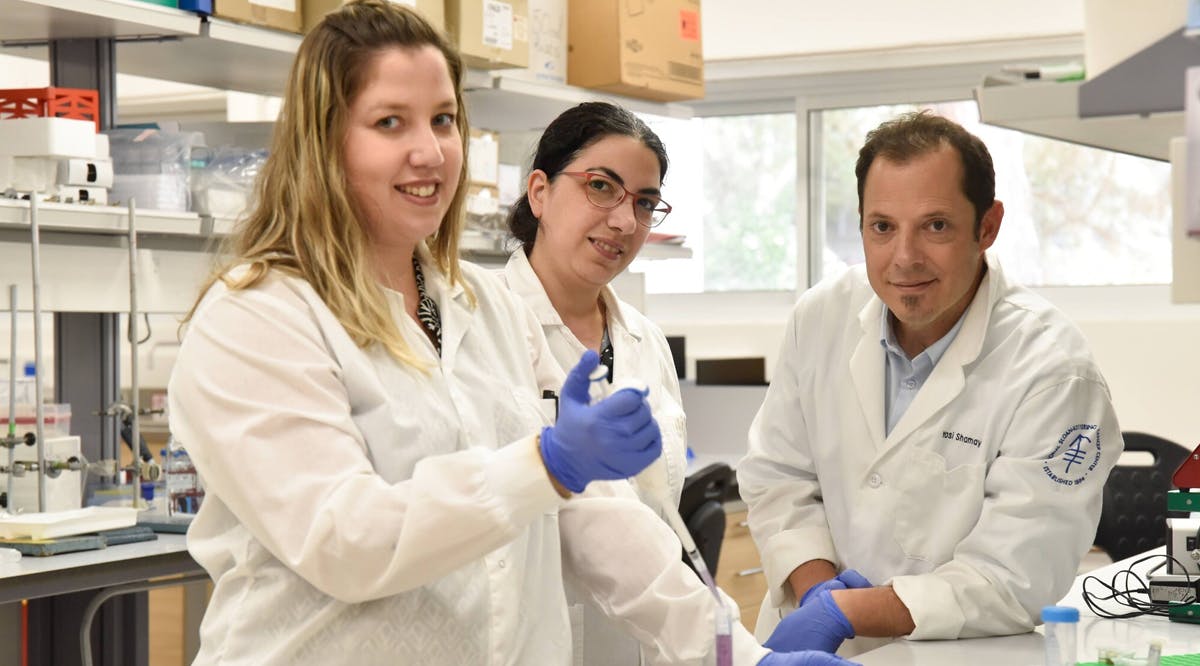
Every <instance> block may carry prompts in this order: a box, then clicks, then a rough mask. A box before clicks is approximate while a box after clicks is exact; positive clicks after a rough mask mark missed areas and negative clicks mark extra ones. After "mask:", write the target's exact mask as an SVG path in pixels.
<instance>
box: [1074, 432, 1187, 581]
mask: <svg viewBox="0 0 1200 666" xmlns="http://www.w3.org/2000/svg"><path fill="white" fill-rule="evenodd" d="M1122 437H1124V439H1125V450H1126V451H1145V452H1147V453H1150V454H1152V455H1153V456H1154V464H1153V465H1151V466H1133V465H1117V466H1116V467H1113V470H1112V473H1111V474H1109V476H1108V482H1106V483H1105V484H1104V507H1103V508H1102V509H1101V511H1100V525H1099V526H1098V527H1097V528H1096V539H1095V542H1094V543H1095V544H1096V545H1097V546H1100V547H1101V548H1103V549H1104V551H1105V552H1107V553H1108V556H1109V557H1111V558H1112V559H1113V561H1114V562H1115V561H1117V560H1123V559H1125V558H1127V557H1131V556H1133V555H1137V554H1138V553H1143V552H1145V551H1147V550H1150V549H1151V548H1157V547H1159V546H1161V545H1163V544H1165V543H1166V542H1167V520H1166V519H1167V516H1168V513H1167V491H1168V490H1171V488H1172V485H1171V476H1172V475H1174V474H1175V470H1176V469H1177V468H1178V467H1179V465H1180V464H1182V463H1183V461H1184V460H1185V459H1186V458H1187V457H1188V455H1189V454H1191V450H1189V449H1185V448H1183V447H1182V446H1180V445H1178V444H1176V443H1175V442H1171V441H1168V440H1165V439H1163V438H1161V437H1155V436H1154V435H1147V434H1146V433H1142V432H1126V433H1122ZM1170 515H1171V516H1172V517H1174V516H1175V515H1177V514H1176V513H1175V512H1172V513H1171V514H1170ZM1178 515H1181V516H1186V514H1178Z"/></svg>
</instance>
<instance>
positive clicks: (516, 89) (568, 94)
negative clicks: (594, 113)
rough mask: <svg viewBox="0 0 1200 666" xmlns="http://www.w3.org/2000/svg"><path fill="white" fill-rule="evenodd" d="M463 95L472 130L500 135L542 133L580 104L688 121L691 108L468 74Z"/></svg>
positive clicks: (512, 77) (502, 75)
mask: <svg viewBox="0 0 1200 666" xmlns="http://www.w3.org/2000/svg"><path fill="white" fill-rule="evenodd" d="M463 89H464V90H463V95H464V97H465V98H466V103H467V108H468V110H469V112H470V119H471V126H472V127H479V128H482V129H489V130H494V131H497V132H508V131H526V130H540V129H543V128H545V127H546V126H547V125H549V124H550V121H551V120H554V118H555V117H557V116H558V114H560V113H562V112H563V111H566V110H567V109H569V108H571V107H572V106H575V105H576V104H579V103H581V102H590V101H609V102H613V103H616V104H620V105H621V106H623V107H625V108H627V109H629V110H630V111H633V112H635V113H645V114H650V115H656V116H664V117H668V118H680V119H687V118H691V117H692V115H693V112H692V108H691V107H689V106H685V105H683V104H677V103H663V102H650V101H646V100H640V99H634V98H630V97H621V96H617V95H610V94H608V93H605V92H603V91H599V90H589V89H587V88H577V87H575V86H568V85H563V84H559V83H548V82H544V81H534V80H529V79H526V78H524V77H523V75H521V74H514V73H505V72H504V71H503V70H501V71H498V72H483V71H469V72H468V74H467V77H466V80H465V81H464V82H463Z"/></svg>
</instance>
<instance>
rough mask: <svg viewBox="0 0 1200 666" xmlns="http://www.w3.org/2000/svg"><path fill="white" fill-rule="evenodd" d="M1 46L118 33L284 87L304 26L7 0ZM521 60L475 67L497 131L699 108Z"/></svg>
mask: <svg viewBox="0 0 1200 666" xmlns="http://www.w3.org/2000/svg"><path fill="white" fill-rule="evenodd" d="M0 17H3V19H2V20H0V51H3V52H5V53H9V54H11V55H17V56H23V57H28V58H39V59H46V58H48V49H47V48H46V47H45V43H46V42H47V41H49V40H54V39H67V38H114V39H117V40H118V43H117V58H116V59H117V63H116V65H117V68H118V70H119V71H120V72H121V73H124V74H135V75H138V76H146V77H151V78H156V79H163V80H167V81H177V82H180V83H190V84H193V85H200V86H208V87H211V88H217V89H221V90H237V91H242V92H250V93H258V94H262V95H281V94H282V93H283V89H284V85H285V83H286V81H287V74H288V70H289V69H290V68H291V65H292V60H293V58H294V57H295V54H296V50H297V49H298V48H299V47H300V41H301V36H300V35H296V34H292V33H289V32H283V31H280V30H272V29H270V28H262V27H258V26H249V25H242V24H239V23H234V22H231V21H226V20H222V19H219V18H213V17H209V18H208V19H201V17H200V16H199V15H197V14H193V13H191V12H186V11H183V10H179V9H172V8H169V7H162V6H158V5H154V4H150V3H147V2H140V1H138V0H0ZM526 76H527V75H526V74H524V73H520V72H516V71H513V70H508V71H504V70H500V71H495V72H492V71H484V70H468V71H467V76H466V81H465V82H464V89H465V91H466V97H467V105H468V108H469V111H470V113H471V124H472V125H473V126H476V127H481V128H484V129H492V130H497V131H509V130H536V129H542V128H544V127H545V126H546V125H547V124H549V122H550V121H551V120H553V119H554V118H555V117H556V116H557V115H558V114H559V113H561V112H562V111H564V110H566V109H567V108H569V107H571V106H574V105H576V104H579V103H580V102H585V101H590V100H608V101H612V102H615V103H618V104H620V105H622V106H624V107H626V108H628V109H630V110H632V111H635V112H637V113H645V114H651V115H657V116H666V117H671V118H691V117H692V109H691V108H690V107H688V106H686V105H683V104H678V103H662V102H653V101H647V100H641V99H635V98H631V97H622V96H619V95H611V94H608V93H604V92H601V91H595V90H587V89H584V88H576V87H574V86H567V85H563V84H559V83H553V82H545V81H537V80H533V79H531V78H526Z"/></svg>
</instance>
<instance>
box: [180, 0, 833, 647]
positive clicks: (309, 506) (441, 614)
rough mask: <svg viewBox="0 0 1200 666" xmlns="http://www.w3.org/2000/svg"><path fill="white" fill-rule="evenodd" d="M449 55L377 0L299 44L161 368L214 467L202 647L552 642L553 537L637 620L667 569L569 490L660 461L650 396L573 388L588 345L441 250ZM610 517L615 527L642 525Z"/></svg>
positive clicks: (451, 97)
mask: <svg viewBox="0 0 1200 666" xmlns="http://www.w3.org/2000/svg"><path fill="white" fill-rule="evenodd" d="M462 75H463V69H462V63H461V61H460V59H459V56H458V54H457V53H456V51H455V50H454V49H453V47H451V46H450V45H449V43H448V42H447V41H446V39H445V37H444V36H443V35H442V34H441V33H439V32H438V31H436V30H434V29H432V28H431V27H430V26H429V25H428V23H426V22H425V21H424V20H423V19H422V18H421V17H420V16H419V15H418V14H416V13H415V12H414V11H412V10H410V9H408V8H405V7H403V6H401V5H399V4H396V3H393V2H388V1H386V0H358V1H355V2H351V3H349V4H347V5H346V6H345V7H343V8H342V9H340V10H338V11H336V12H333V13H331V14H329V15H328V16H326V17H325V18H324V19H323V20H322V21H321V22H320V23H319V24H318V25H317V26H316V27H315V28H314V29H313V30H312V31H311V32H310V33H309V34H308V35H307V36H306V37H305V38H304V40H303V42H302V43H301V45H300V49H299V51H298V53H297V56H296V61H295V64H294V65H293V67H292V70H291V73H290V75H289V79H288V84H287V90H286V92H285V96H284V107H283V111H282V113H281V115H280V119H279V122H278V123H277V125H276V129H275V137H274V144H273V148H272V152H271V156H270V158H269V159H268V161H267V164H266V166H265V167H264V170H263V173H262V175H261V177H260V180H259V183H258V185H257V194H258V196H257V199H256V202H255V204H254V207H253V209H252V210H251V211H250V213H249V215H248V216H247V218H246V220H245V222H244V224H243V225H242V226H241V227H240V228H239V230H238V233H237V235H236V237H235V239H234V240H233V241H232V243H231V244H230V246H229V248H228V250H229V251H228V254H229V255H230V256H229V258H228V259H229V262H228V263H227V264H226V265H225V266H223V267H222V268H221V269H219V270H218V271H217V272H216V273H215V275H214V277H213V279H212V280H211V281H210V282H209V284H208V285H206V287H205V289H204V290H203V292H202V294H201V296H200V298H199V300H198V302H197V304H196V306H195V307H194V308H193V310H192V312H191V314H190V316H189V321H188V323H187V327H186V329H185V333H184V339H183V343H182V346H181V348H180V352H179V357H178V359H177V361H176V365H175V369H174V371H173V373H172V377H171V381H170V384H169V395H170V407H171V410H170V411H171V416H170V422H171V429H172V431H173V433H174V435H175V436H176V437H177V438H178V439H179V440H180V441H181V442H182V443H183V444H184V445H186V446H187V447H188V449H189V452H190V453H191V456H192V458H193V460H194V462H195V464H196V468H197V470H198V471H199V473H200V475H201V476H202V477H203V478H204V482H205V485H206V489H207V495H206V499H205V502H204V505H203V506H202V508H201V509H200V512H199V513H198V515H197V516H196V518H195V520H194V521H193V523H192V525H191V528H190V530H189V532H188V548H189V550H190V552H191V554H192V556H193V557H194V558H195V559H196V561H197V562H199V563H200V564H201V565H202V566H203V567H204V568H205V570H206V571H207V572H208V573H209V575H211V576H212V578H213V582H214V588H213V593H212V597H211V599H210V602H209V607H208V610H207V612H206V613H205V617H204V620H203V622H202V624H201V628H200V641H201V645H200V652H199V655H198V656H197V658H196V661H195V662H194V663H195V664H200V665H208V664H254V665H255V666H260V665H273V664H321V665H322V666H325V665H330V664H355V665H371V664H396V663H404V664H422V665H435V666H436V665H446V666H452V665H453V666H458V665H462V664H506V665H507V664H512V665H518V664H521V665H523V664H530V665H533V664H536V665H539V666H540V665H542V664H558V665H563V664H567V663H569V661H570V659H571V655H572V645H571V633H570V625H569V622H568V611H567V605H566V601H565V597H564V592H563V578H562V566H563V565H562V558H563V556H564V554H565V555H567V556H570V557H577V555H578V554H580V553H586V554H587V557H591V558H593V559H594V561H592V562H590V563H588V562H583V563H582V567H581V573H580V580H581V584H582V585H583V586H584V587H585V589H587V590H588V592H589V594H592V595H593V596H594V598H595V599H597V600H602V602H603V603H606V604H607V607H608V608H609V610H610V612H611V613H612V614H614V615H618V616H620V615H621V614H622V613H625V615H624V617H626V618H627V619H628V621H629V622H631V623H633V624H636V626H637V627H638V630H639V631H641V632H642V635H644V636H647V637H648V640H652V636H653V634H654V632H655V631H656V624H655V618H654V617H652V616H650V617H647V616H645V615H642V616H634V615H633V614H630V613H629V612H627V610H626V608H625V603H626V602H627V601H628V600H630V599H636V597H637V596H638V593H639V591H640V590H643V589H645V588H646V587H647V586H649V585H653V584H654V581H655V579H656V578H657V577H658V576H659V574H660V572H658V571H655V570H647V569H645V568H643V567H640V566H639V564H640V562H639V561H638V560H637V559H631V558H629V553H630V550H629V549H627V548H623V547H621V546H620V542H621V536H622V534H621V533H617V532H615V530H613V529H608V530H595V529H588V528H587V526H586V525H583V524H581V523H579V522H578V521H575V522H573V521H571V520H569V519H568V520H563V519H561V518H560V513H562V512H563V511H562V510H563V509H564V508H566V507H569V506H570V504H571V497H572V496H573V494H574V493H578V492H581V491H583V490H584V489H585V488H586V487H587V486H588V485H589V484H590V483H591V482H593V481H597V480H606V481H616V480H619V479H624V478H626V477H629V476H631V475H633V474H636V473H637V472H638V471H640V470H642V469H643V468H645V467H646V466H647V465H648V464H650V463H651V462H652V461H653V460H654V459H656V458H657V457H658V456H659V454H660V451H661V447H662V444H661V438H660V434H659V430H658V425H657V423H656V422H655V421H654V419H653V417H652V416H651V412H650V409H649V406H648V405H647V403H646V400H645V396H644V394H643V393H641V392H638V391H633V390H625V391H618V392H617V393H616V394H614V395H613V396H611V397H609V398H606V399H604V400H601V401H597V402H594V403H592V402H591V401H590V400H589V397H588V387H589V384H590V374H591V373H592V371H593V370H594V369H595V368H596V366H597V364H598V357H597V355H596V354H595V353H588V354H584V355H583V357H582V359H581V360H580V361H579V363H578V364H577V365H575V367H574V368H573V369H572V370H571V372H570V373H568V374H567V376H566V379H565V380H564V379H563V372H562V369H561V368H560V366H559V365H558V364H557V363H555V362H554V360H553V358H552V357H551V353H550V351H549V349H548V348H547V346H546V341H545V338H544V337H543V335H542V332H541V329H540V327H539V326H538V324H537V321H536V319H534V318H533V316H532V314H531V313H529V311H528V309H527V308H525V307H524V306H523V305H522V304H521V303H520V302H519V301H518V300H517V299H515V298H514V297H513V296H512V295H511V294H510V293H509V292H508V291H507V290H506V289H505V288H504V287H503V285H502V284H500V282H499V281H498V280H497V278H496V277H494V276H492V275H490V274H489V273H488V272H487V271H484V270H483V269H480V268H478V267H475V266H472V265H470V264H466V263H460V262H459V261H458V257H457V245H458V237H459V230H460V228H461V227H460V225H461V214H460V213H461V208H462V200H463V188H462V183H463V182H464V179H465V172H464V163H465V153H466V143H465V137H466V136H467V126H466V120H465V117H464V114H463V108H462V93H461V83H462ZM559 387H561V391H560V394H561V395H560V399H559V401H558V409H557V418H554V416H553V411H554V410H553V407H552V406H551V407H549V409H547V408H548V405H547V404H546V401H543V400H542V395H543V392H544V391H547V390H551V389H558V388H559ZM551 423H553V425H550V424H551ZM621 483H625V482H624V481H621ZM622 515H623V516H625V520H624V521H623V522H624V525H626V526H628V527H629V528H630V529H631V530H632V531H633V533H637V531H638V530H639V529H641V527H639V526H645V525H653V524H655V523H654V521H655V520H656V519H655V517H654V516H653V514H651V513H649V511H648V510H646V509H645V507H644V506H642V505H641V504H639V503H637V502H631V503H630V507H627V508H625V509H623V513H622ZM577 559H586V558H584V557H582V556H578V557H577ZM631 565H632V566H631ZM757 652H758V654H762V653H766V652H767V651H766V650H765V649H762V648H757ZM779 656H781V657H783V656H787V657H790V656H791V655H779ZM755 658H756V659H757V654H756V655H755ZM782 663H794V664H800V663H805V662H802V661H787V662H782ZM814 663H815V662H814Z"/></svg>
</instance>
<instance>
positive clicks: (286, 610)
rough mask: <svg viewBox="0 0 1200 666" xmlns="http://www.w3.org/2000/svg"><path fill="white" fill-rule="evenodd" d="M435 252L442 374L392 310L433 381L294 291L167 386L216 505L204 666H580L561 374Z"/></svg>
mask: <svg viewBox="0 0 1200 666" xmlns="http://www.w3.org/2000/svg"><path fill="white" fill-rule="evenodd" d="M420 252H421V256H422V259H423V260H422V264H423V266H425V275H426V278H427V289H428V290H429V293H430V295H431V296H432V297H433V298H434V299H435V300H436V301H437V302H438V305H439V307H440V311H441V321H442V339H443V351H442V357H441V360H440V364H439V362H438V359H437V356H436V353H435V352H434V349H433V346H432V344H431V343H430V342H429V340H428V338H426V337H425V335H424V333H423V332H422V331H421V330H420V328H419V327H418V326H417V324H416V323H414V322H413V321H412V320H411V319H410V318H409V317H408V316H407V315H406V314H405V312H404V306H403V297H402V296H401V295H400V294H398V293H389V298H390V299H391V302H392V305H393V307H394V313H395V317H396V321H397V322H398V324H399V326H400V328H401V332H402V334H403V335H404V336H405V338H406V340H407V341H408V342H409V344H410V345H412V346H413V348H414V349H415V350H416V351H417V353H418V354H420V356H421V357H423V358H425V359H427V360H428V361H429V364H430V367H429V369H428V371H427V372H421V371H420V370H415V369H412V368H408V367H405V366H402V365H400V364H398V363H396V362H394V361H393V360H392V359H391V358H390V357H388V356H387V355H386V353H385V352H383V351H382V350H381V349H378V348H375V347H373V348H370V349H367V350H363V349H360V348H359V347H358V346H357V345H355V344H354V342H353V341H352V340H351V339H350V337H349V336H348V334H347V333H346V331H345V330H344V329H343V328H342V326H341V325H340V324H339V323H338V322H337V320H336V319H335V318H334V315H333V314H332V313H331V312H330V310H329V309H328V308H327V307H326V306H325V304H324V303H323V302H322V301H321V299H320V298H319V297H318V296H317V294H316V293H315V292H314V291H313V290H312V288H311V287H310V286H309V285H308V284H307V283H306V282H304V281H303V280H300V279H297V278H294V277H288V276H284V275H283V274H281V273H278V272H273V273H271V274H270V275H268V277H267V278H266V279H265V280H264V282H262V283H261V284H259V285H257V286H256V287H254V288H252V289H248V290H242V291H229V290H227V289H226V288H225V287H224V286H222V285H221V284H220V283H218V284H217V285H216V286H214V287H213V288H212V289H211V290H210V291H209V293H208V294H207V295H206V296H205V298H204V300H203V302H202V303H201V305H200V307H199V308H198V309H197V311H196V314H195V317H194V319H193V320H192V322H191V323H190V324H189V326H188V330H187V331H186V335H185V337H184V340H183V344H182V347H181V349H180V353H179V357H178V360H177V362H176V365H175V369H174V372H173V373H172V377H171V382H170V386H169V395H170V402H171V409H170V414H171V415H170V420H171V429H172V431H173V432H174V433H175V435H176V436H177V437H178V438H179V440H180V442H181V443H183V444H184V445H185V446H186V447H188V451H189V453H190V454H191V456H192V459H193V460H194V461H195V464H196V467H197V469H198V470H199V472H200V474H201V476H202V477H203V478H204V482H205V485H206V489H207V496H206V498H205V502H204V505H203V507H202V508H201V510H200V512H199V514H198V515H197V516H196V518H195V521H194V522H193V523H192V526H191V529H190V530H189V533H188V548H189V551H190V552H191V553H192V555H193V557H195V559H196V561H197V562H199V563H200V564H201V566H203V567H204V568H205V570H206V571H207V572H208V573H209V575H210V576H211V577H212V579H213V581H214V583H215V587H214V590H213V595H212V598H211V600H210V602H209V607H208V611H207V612H206V613H205V617H204V620H203V623H202V625H201V648H200V653H199V655H198V657H197V659H196V661H195V663H196V664H199V665H207V664H222V665H234V664H237V665H241V664H247V665H249V664H254V665H256V666H261V665H268V664H322V665H325V664H354V665H355V666H367V665H371V664H395V663H400V662H403V663H412V664H439V665H441V664H444V665H446V666H458V665H461V664H489V665H501V664H504V665H509V664H511V665H514V666H515V665H518V664H519V665H524V664H557V665H559V666H565V665H566V664H569V663H570V655H571V644H570V628H569V625H568V620H567V610H566V601H565V598H564V595H563V589H562V581H561V576H560V561H561V560H560V552H561V550H560V538H559V526H558V517H557V509H558V507H559V506H561V504H562V503H563V502H562V500H561V498H559V497H558V495H557V493H555V491H554V489H553V487H552V486H551V484H550V482H549V479H548V477H547V475H546V472H545V471H544V468H543V466H542V464H541V461H540V458H539V455H538V452H537V449H536V446H535V444H534V434H535V433H537V432H539V431H540V429H541V427H542V425H543V424H545V423H546V422H547V421H546V418H545V416H544V415H543V413H542V411H541V392H540V389H541V387H548V386H556V385H561V373H560V372H559V371H558V367H557V365H556V364H554V362H553V359H551V358H550V357H549V354H548V351H547V350H546V348H545V344H544V342H542V343H541V344H538V341H539V340H541V332H540V329H539V328H538V327H537V324H536V322H534V321H532V318H531V317H530V316H529V315H528V312H527V310H525V309H524V308H523V306H520V304H519V303H516V302H514V301H513V300H512V299H511V297H510V296H509V294H508V292H507V290H505V289H503V287H501V286H500V285H499V284H497V283H496V281H495V280H494V279H493V278H491V277H490V276H488V275H486V274H485V272H484V271H483V270H482V269H479V268H477V267H473V266H470V265H465V266H464V267H463V272H464V281H465V282H466V283H467V284H468V285H470V288H471V290H472V291H473V292H474V294H475V296H476V297H477V298H478V306H477V307H475V308H472V307H471V305H470V303H469V300H468V296H467V294H466V292H465V291H464V290H463V288H462V287H461V286H458V287H451V286H450V285H449V284H448V283H447V282H446V281H445V279H444V278H443V277H442V276H441V274H440V273H439V272H438V271H437V270H436V269H435V268H434V267H433V266H432V262H431V261H430V259H429V255H428V252H427V251H426V250H425V249H424V247H421V248H420ZM530 350H533V351H530Z"/></svg>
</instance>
